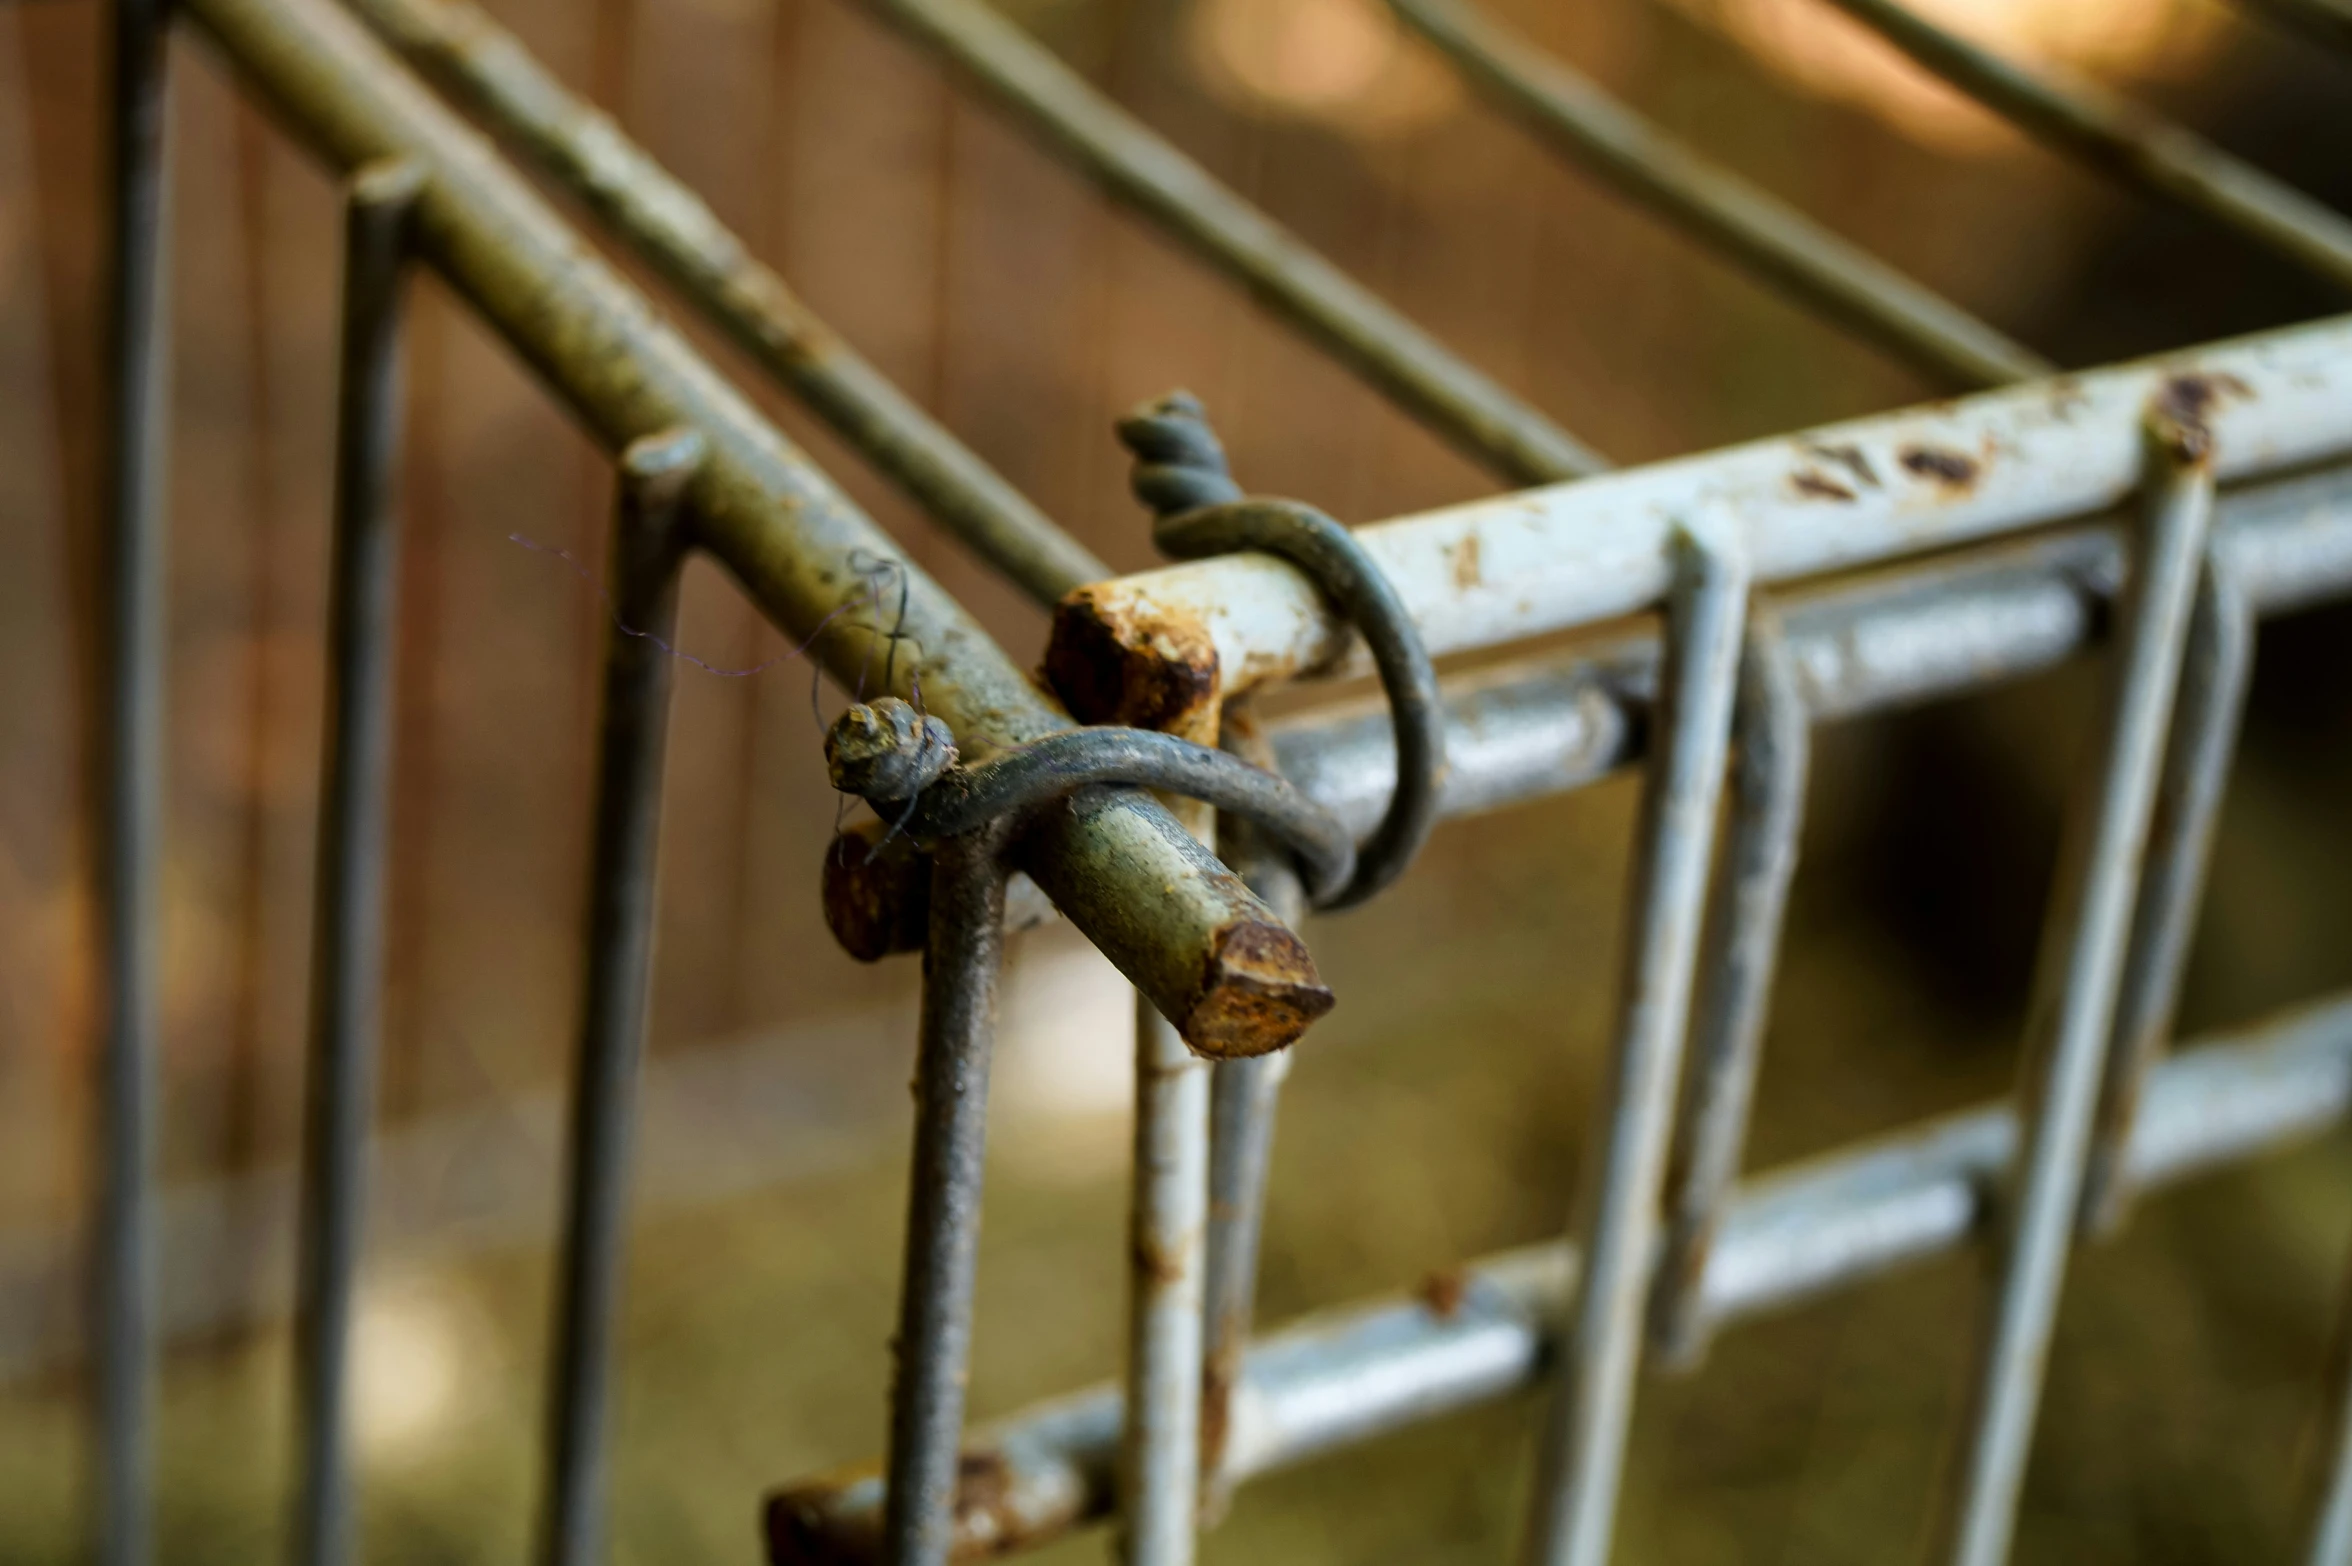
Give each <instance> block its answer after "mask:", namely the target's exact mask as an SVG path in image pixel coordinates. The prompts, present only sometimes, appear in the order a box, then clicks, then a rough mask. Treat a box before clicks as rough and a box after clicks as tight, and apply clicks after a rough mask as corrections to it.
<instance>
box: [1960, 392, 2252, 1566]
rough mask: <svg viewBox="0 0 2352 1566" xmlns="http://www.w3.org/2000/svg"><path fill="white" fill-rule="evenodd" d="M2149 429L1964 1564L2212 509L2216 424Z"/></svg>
mask: <svg viewBox="0 0 2352 1566" xmlns="http://www.w3.org/2000/svg"><path fill="white" fill-rule="evenodd" d="M2147 437H2148V438H2147V452H2148V457H2147V461H2148V517H2147V524H2146V534H2145V537H2144V540H2143V543H2142V546H2141V548H2140V551H2139V553H2138V555H2137V558H2136V559H2135V561H2134V562H2133V569H2132V575H2131V580H2130V582H2129V583H2128V584H2127V585H2126V587H2125V589H2124V591H2123V593H2122V594H2121V595H2120V604H2121V607H2122V611H2123V624H2122V632H2121V635H2120V636H2119V638H2118V641H2117V646H2116V660H2115V665H2114V673H2113V686H2112V691H2113V697H2112V700H2111V701H2110V702H2109V704H2108V707H2107V710H2106V713H2105V717H2104V724H2103V732H2102V733H2101V734H2100V736H2099V741H2098V744H2099V748H2098V750H2097V752H2096V753H2095V756H2094V766H2093V768H2092V769H2091V770H2090V771H2089V772H2088V773H2086V775H2085V777H2084V783H2085V785H2087V786H2086V788H2085V790H2084V791H2083V792H2082V793H2081V794H2079V795H2078V796H2077V799H2076V801H2075V806H2074V810H2073V812H2072V816H2071V819H2070V820H2069V822H2068V824H2067V830H2066V832H2065V834H2064V837H2063V838H2062V847H2061V854H2060V859H2059V865H2058V872H2057V883H2056V887H2055V889H2054V891H2053V893H2052V896H2051V901H2050V909H2049V913H2048V915H2047V917H2046V922H2045V924H2044V926H2043V937H2042V950H2041V954H2040V957H2039V959H2038V962H2037V965H2036V969H2035V982H2034V999H2033V1004H2032V1007H2031V1009H2030V1011H2029V1012H2028V1015H2027V1020H2026V1034H2025V1049H2024V1068H2023V1076H2022V1082H2021V1088H2020V1093H2021V1097H2022V1098H2023V1099H2024V1105H2023V1109H2022V1118H2023V1120H2024V1128H2023V1131H2022V1135H2021V1140H2020V1143H2019V1146H2020V1148H2021V1156H2020V1158H2019V1161H2018V1165H2017V1169H2018V1173H2017V1175H2016V1178H2015V1184H2014V1185H2013V1187H2012V1189H2011V1194H2010V1197H2009V1199H2008V1200H2007V1201H2005V1202H2003V1203H2001V1204H1999V1209H1998V1210H1999V1214H2000V1216H1999V1218H1998V1220H1997V1221H1998V1224H1999V1229H1998V1233H1997V1236H1996V1246H1997V1254H1998V1257H1999V1267H1998V1271H1997V1276H1998V1277H1999V1279H2000V1295H1999V1299H1998V1301H1997V1302H1996V1304H1995V1305H1994V1308H1993V1310H1992V1311H1991V1312H1990V1314H1989V1316H1988V1319H1987V1320H1986V1322H1985V1328H1984V1332H1983V1336H1982V1339H1981V1341H1980V1344H1979V1350H1980V1352H1979V1360H1978V1372H1977V1378H1976V1381H1975V1383H1974V1386H1973V1388H1972V1396H1971V1402H1970V1418H1969V1421H1968V1433H1967V1435H1966V1437H1965V1445H1964V1447H1963V1450H1962V1453H1961V1460H1960V1462H1959V1464H1958V1467H1957V1470H1956V1473H1955V1478H1954V1482H1953V1484H1952V1485H1951V1486H1950V1488H1949V1489H1948V1490H1947V1492H1946V1494H1945V1497H1944V1504H1943V1506H1942V1509H1941V1511H1940V1512H1939V1514H1938V1517H1937V1522H1936V1527H1935V1531H1934V1535H1933V1538H1934V1541H1935V1543H1934V1553H1933V1558H1935V1559H1937V1560H1942V1561H1948V1562H1951V1563H1952V1566H1998V1563H1999V1562H2001V1561H2003V1560H2005V1559H2006V1558H2007V1556H2008V1553H2009V1541H2010V1536H2011V1534H2012V1532H2013V1531H2014V1528H2015V1522H2016V1511H2017V1496H2018V1491H2019V1490H2020V1488H2021V1487H2022V1485H2023V1483H2024V1479H2025V1462H2026V1455H2027V1452H2028V1449H2029V1447H2030V1445H2031V1442H2032V1436H2033V1423H2034V1412H2035V1409H2036V1408H2037V1406H2038V1405H2039V1403H2040V1399H2041V1388H2042V1372H2043V1368H2044V1362H2045V1360H2046V1359H2047V1357H2048V1353H2049V1346H2050V1330H2051V1326H2052V1323H2053V1322H2054V1321H2055V1319H2056V1317H2057V1313H2058V1293H2059V1288H2060V1286H2061V1284H2062V1283H2063V1282H2064V1280H2065V1272H2066V1256H2067V1250H2068V1247H2069V1244H2070V1242H2071V1241H2072V1239H2073V1235H2074V1228H2075V1217H2076V1212H2077V1206H2078V1203H2079V1202H2080V1200H2081V1196H2082V1182H2083V1166H2084V1162H2085V1155H2086V1153H2087V1152H2088V1151H2089V1146H2090V1134H2091V1117H2092V1114H2093V1112H2094V1110H2095V1108H2096V1105H2097V1100H2098V1093H2099V1067H2100V1061H2101V1058H2102V1056H2103V1055H2104V1053H2105V1051H2106V1045H2107V1038H2108V1032H2109V1029H2110V1027H2111V1026H2112V1024H2113V1022H2114V1017H2115V1001H2116V993H2117V989H2118V987H2119V985H2120V983H2121V980H2122V976H2123V963H2124V946H2125V942H2126V940H2127V939H2128V937H2129V935H2130V920H2131V912H2132V905H2133V900H2134V897H2135V895H2136V892H2137V887H2138V882H2139V873H2140V870H2139V867H2140V857H2141V851H2142V849H2143V847H2144V846H2145V844H2146V842H2147V838H2148V824H2149V818H2150V816H2151V815H2152V814H2153V811H2154V807H2155V798H2156V787H2157V763H2158V761H2159V758H2160V756H2161V754H2162V747H2163V744H2164V736H2165V730H2166V727H2167V719H2168V715H2169V713H2170V711H2171V708H2172V699H2173V690H2174V686H2175V684H2176V682H2177V680H2178V677H2179V674H2180V668H2181V661H2182V648H2183V644H2184V642H2185V641H2186V636H2187V629H2188V621H2189V613H2190V608H2189V606H2190V600H2191V598H2192V597H2193V596H2194V592H2195V588H2196V584H2197V575H2198V569H2197V568H2198V561H2199V559H2200V557H2201V556H2202V555H2203V553H2204V548H2205V535H2206V530H2207V527H2208V525H2209V522H2210V520H2211V516H2212V511H2213V470H2212V460H2211V451H2210V444H2211V443H2210V440H2209V439H2208V437H2207V435H2206V432H2205V431H2204V430H2203V429H2202V428H2201V427H2200V426H2197V425H2195V424H2190V423H2183V422H2177V421H2175V420H2174V419H2172V418H2171V417H2169V416H2167V415H2166V414H2165V413H2163V412H2162V411H2160V410H2159V411H2155V412H2152V413H2151V415H2150V416H2149V419H2148V423H2147Z"/></svg>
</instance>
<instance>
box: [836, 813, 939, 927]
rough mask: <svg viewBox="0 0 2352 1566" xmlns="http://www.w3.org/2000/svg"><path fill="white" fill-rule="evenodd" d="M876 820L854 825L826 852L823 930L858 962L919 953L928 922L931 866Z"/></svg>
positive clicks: (911, 847) (838, 837)
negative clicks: (890, 834)
mask: <svg viewBox="0 0 2352 1566" xmlns="http://www.w3.org/2000/svg"><path fill="white" fill-rule="evenodd" d="M889 830H890V829H889V828H888V827H887V826H885V825H884V824H883V823H881V822H879V821H859V822H854V823H852V824H851V825H850V826H849V827H848V828H846V829H845V830H843V831H842V832H841V833H840V834H839V835H837V836H836V837H835V838H834V839H833V846H832V847H830V848H829V849H827V850H826V851H825V873H824V879H823V883H822V895H823V897H824V903H825V927H826V928H827V929H829V930H831V931H832V932H833V939H835V940H836V941H839V942H840V943H841V949H842V950H843V951H845V952H847V953H849V954H850V955H851V956H852V957H855V958H856V959H857V960H858V961H859V962H880V961H881V960H882V959H883V958H885V957H888V956H890V955H892V954H893V953H896V952H914V951H921V950H922V949H923V940H924V934H925V930H926V928H927V926H928V924H929V922H930V918H931V866H930V862H929V861H928V860H926V859H925V858H924V857H923V855H922V854H921V852H920V851H919V850H917V849H916V847H915V845H914V844H913V843H911V842H909V841H907V839H906V837H905V836H904V835H903V834H901V835H900V836H898V837H895V838H892V839H891V840H890V841H889V842H887V843H882V844H881V847H880V849H879V850H877V849H876V847H875V845H876V844H877V843H880V842H881V839H882V838H883V837H884V836H885V835H887V834H888V832H889Z"/></svg>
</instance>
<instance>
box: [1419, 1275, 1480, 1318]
mask: <svg viewBox="0 0 2352 1566" xmlns="http://www.w3.org/2000/svg"><path fill="white" fill-rule="evenodd" d="M1414 1293H1415V1294H1416V1295H1417V1296H1418V1297H1419V1298H1420V1301H1421V1304H1422V1305H1423V1307H1424V1308H1426V1309H1427V1310H1428V1312H1429V1314H1431V1315H1432V1316H1435V1317H1436V1318H1437V1319H1438V1320H1440V1321H1451V1320H1453V1319H1454V1317H1456V1316H1457V1315H1460V1314H1461V1310H1462V1301H1463V1300H1465V1299H1467V1298H1469V1295H1470V1275H1469V1274H1468V1273H1466V1272H1464V1271H1463V1270H1462V1269H1461V1268H1459V1267H1441V1268H1439V1269H1438V1270H1437V1271H1436V1272H1433V1273H1431V1274H1430V1275H1429V1276H1428V1277H1426V1278H1423V1279H1422V1280H1421V1287H1420V1288H1418V1289H1416V1290H1414Z"/></svg>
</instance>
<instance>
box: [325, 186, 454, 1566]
mask: <svg viewBox="0 0 2352 1566" xmlns="http://www.w3.org/2000/svg"><path fill="white" fill-rule="evenodd" d="M423 184H424V171H423V170H422V169H420V168H418V167H417V166H416V165H415V164H413V163H403V162H398V161H395V162H390V163H379V164H374V165H371V166H369V167H367V168H364V169H362V170H360V172H359V173H358V174H357V175H356V176H355V177H354V178H353V179H352V180H351V182H350V185H349V187H348V189H347V191H346V192H345V196H344V218H343V236H344V237H343V339H342V340H343V353H342V362H341V365H340V368H339V371H338V375H337V386H336V399H335V409H336V414H335V517H334V544H333V549H334V558H333V564H332V566H331V569H330V576H329V588H328V598H327V646H328V652H327V669H328V673H327V716H326V744H325V746H324V752H325V757H324V761H323V764H322V767H321V776H320V780H319V823H318V871H317V876H318V890H317V899H318V902H317V913H316V915H315V916H314V927H315V933H314V935H313V937H312V946H311V997H310V1006H311V1015H310V1063H309V1078H308V1081H307V1083H306V1084H305V1085H306V1088H307V1092H308V1098H309V1104H308V1108H307V1109H306V1111H305V1114H304V1119H303V1139H304V1146H303V1179H302V1216H301V1237H300V1246H301V1252H300V1255H301V1279H300V1283H299V1285H298V1287H297V1293H296V1303H295V1325H294V1339H295V1351H294V1361H295V1383H296V1392H295V1400H296V1411H297V1412H296V1424H297V1428H298V1430H299V1431H300V1438H301V1450H302V1456H301V1473H300V1478H299V1479H298V1481H297V1487H296V1498H295V1514H294V1559H295V1560H296V1562H297V1563H298V1566H343V1563H344V1562H346V1561H348V1560H350V1559H351V1556H352V1523H351V1511H352V1506H351V1450H350V1447H351V1431H350V1415H349V1411H348V1406H347V1405H348V1396H347V1392H348V1388H349V1384H350V1360H351V1307H352V1297H353V1293H354V1281H355V1277H356V1274H357V1272H358V1268H359V1258H360V1249H361V1240H362V1225H363V1223H364V1219H365V1215H366V1211H367V1171H368V1138H369V1134H370V1130H371V1123H372V1121H373V1119H374V1103H375V1072H376V1056H377V1053H378V1049H379V1045H380V1043H381V1041H382V1037H383V1019H382V1007H383V1002H384V886H385V867H386V856H387V851H388V848H389V840H390V836H391V787H390V783H391V762H392V711H393V707H392V680H393V665H394V659H393V652H394V648H393V642H394V636H395V633H396V631H397V630H398V625H399V621H398V615H397V605H398V598H399V586H400V554H399V510H398V508H397V506H396V505H395V503H394V498H393V476H394V473H395V470H396V467H397V461H398V451H399V430H400V317H401V307H400V306H401V292H402V286H401V285H402V279H403V276H404V273H405V270H406V268H405V261H406V256H407V248H408V223H409V218H410V215H411V213H412V212H413V211H414V210H415V207H416V198H417V192H418V191H419V190H420V189H421V188H422V187H423Z"/></svg>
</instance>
